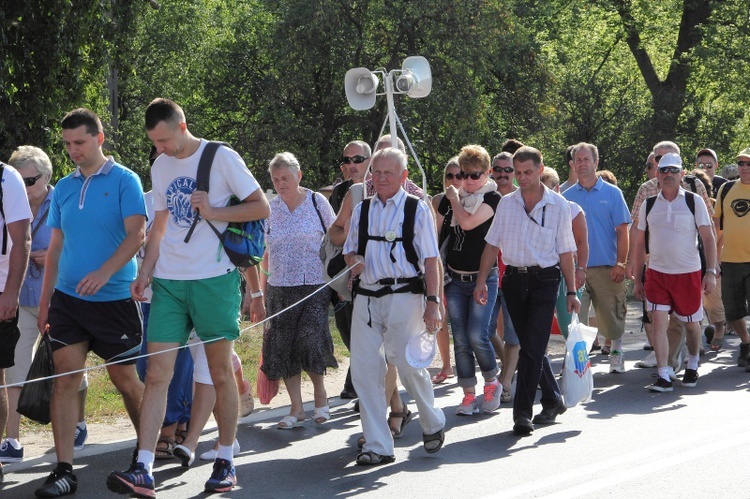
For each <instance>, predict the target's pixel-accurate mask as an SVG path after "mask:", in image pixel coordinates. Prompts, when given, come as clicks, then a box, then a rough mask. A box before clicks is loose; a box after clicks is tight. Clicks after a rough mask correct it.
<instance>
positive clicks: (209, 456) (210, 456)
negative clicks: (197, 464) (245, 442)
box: [200, 438, 240, 461]
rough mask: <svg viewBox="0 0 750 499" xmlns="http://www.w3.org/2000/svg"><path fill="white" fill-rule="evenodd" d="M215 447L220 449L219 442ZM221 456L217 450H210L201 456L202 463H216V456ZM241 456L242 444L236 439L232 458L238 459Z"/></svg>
mask: <svg viewBox="0 0 750 499" xmlns="http://www.w3.org/2000/svg"><path fill="white" fill-rule="evenodd" d="M214 447H218V442H217V443H215V444H214ZM218 454H219V451H218V450H217V449H210V450H207V451H206V452H204V453H203V454H201V456H200V458H201V461H215V460H216V456H217V455H218ZM239 455H240V443H239V442H238V441H237V439H236V438H235V439H234V445H232V456H234V457H237V456H239Z"/></svg>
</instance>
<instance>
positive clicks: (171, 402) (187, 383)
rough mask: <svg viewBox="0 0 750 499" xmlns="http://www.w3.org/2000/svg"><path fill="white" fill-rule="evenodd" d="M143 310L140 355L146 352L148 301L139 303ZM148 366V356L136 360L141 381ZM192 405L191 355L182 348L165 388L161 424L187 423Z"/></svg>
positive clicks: (144, 377)
mask: <svg viewBox="0 0 750 499" xmlns="http://www.w3.org/2000/svg"><path fill="white" fill-rule="evenodd" d="M141 311H142V312H143V342H142V343H141V355H144V354H146V353H147V351H146V350H147V347H146V334H147V333H146V331H147V330H148V316H149V312H150V311H151V304H150V303H141ZM147 368H148V357H143V358H140V359H138V360H137V361H136V364H135V369H136V371H137V372H138V377H139V378H141V381H143V380H144V379H146V369H147ZM192 405H193V357H192V356H191V355H190V349H188V348H183V349H181V350H180V351H179V352H178V353H177V359H176V360H175V363H174V375H173V376H172V381H170V383H169V389H168V390H167V412H166V413H165V414H164V423H163V426H169V425H172V424H174V423H187V422H188V420H189V419H190V409H191V407H192Z"/></svg>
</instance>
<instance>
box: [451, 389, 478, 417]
mask: <svg viewBox="0 0 750 499" xmlns="http://www.w3.org/2000/svg"><path fill="white" fill-rule="evenodd" d="M477 413H479V404H478V403H477V399H476V397H474V395H470V394H467V395H464V399H463V400H462V401H461V405H459V406H458V407H456V415H457V416H471V415H472V414H477Z"/></svg>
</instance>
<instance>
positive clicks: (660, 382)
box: [646, 371, 687, 393]
mask: <svg viewBox="0 0 750 499" xmlns="http://www.w3.org/2000/svg"><path fill="white" fill-rule="evenodd" d="M685 373H686V374H687V371H686V372H685ZM646 389H647V390H648V391H650V392H661V393H664V392H671V391H672V382H671V381H667V380H666V379H664V378H662V377H661V376H658V377H657V380H656V383H654V384H653V385H649V386H647V387H646Z"/></svg>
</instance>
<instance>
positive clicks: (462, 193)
mask: <svg viewBox="0 0 750 499" xmlns="http://www.w3.org/2000/svg"><path fill="white" fill-rule="evenodd" d="M496 190H497V184H496V183H495V181H494V180H492V178H488V179H487V182H486V183H485V184H484V185H483V186H482V187H480V188H479V189H477V190H476V191H474V192H466V188H465V187H464V186H461V187H460V188H459V189H458V198H459V199H460V200H461V206H463V207H464V210H466V211H467V212H468V213H469V214H471V215H473V214H474V213H476V211H477V210H478V209H479V207H480V206H482V203H483V202H484V195H485V194H487V193H488V192H493V191H496ZM456 225H458V220H457V219H456V217H455V216H453V218H452V219H451V227H455V226H456Z"/></svg>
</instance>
